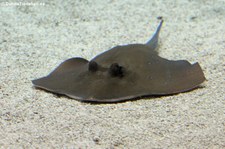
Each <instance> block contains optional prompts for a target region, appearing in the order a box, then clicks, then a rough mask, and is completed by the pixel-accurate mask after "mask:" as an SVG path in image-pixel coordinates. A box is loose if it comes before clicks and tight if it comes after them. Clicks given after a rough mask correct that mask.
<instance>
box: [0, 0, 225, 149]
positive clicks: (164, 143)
mask: <svg viewBox="0 0 225 149" xmlns="http://www.w3.org/2000/svg"><path fill="white" fill-rule="evenodd" d="M1 2H2V1H1ZM224 6H225V1H224V0H216V1H212V0H201V1H200V0H199V1H190V0H182V1H179V2H175V1H174V0H167V1H164V0H159V1H157V2H156V1H155V2H150V1H149V0H142V1H140V0H123V1H122V0H121V1H116V0H105V1H103V0H89V1H82V2H78V0H75V2H74V0H68V1H66V2H63V1H60V0H56V1H55V2H45V6H41V5H37V6H33V7H29V6H17V7H16V6H12V5H10V6H6V4H5V3H1V5H0V20H1V21H0V106H1V108H0V147H3V148H6V147H13V148H16V147H18V146H20V147H25V148H30V147H32V148H34V147H38V148H42V147H45V148H53V147H54V148H62V147H66V148H67V147H75V148H78V147H80V148H82V149H83V148H123V147H125V148H225V29H224V26H225V17H224V16H225V7H224ZM157 16H163V17H164V20H165V23H164V25H163V29H162V31H161V35H160V43H161V47H160V55H161V56H163V57H165V58H168V59H174V60H177V59H186V60H188V61H190V62H192V63H193V62H199V63H200V65H201V66H202V68H203V71H204V73H205V76H206V78H207V81H206V82H205V83H204V84H203V85H202V86H203V88H199V89H196V90H194V91H191V92H187V93H182V94H178V95H174V96H165V97H157V98H149V99H142V100H137V101H128V102H125V103H119V104H101V105H92V104H87V103H81V102H79V101H76V100H71V99H69V98H67V97H64V96H63V97H57V96H55V95H53V94H51V93H47V92H44V91H41V90H36V89H34V88H33V87H32V83H31V80H32V79H35V78H39V77H43V76H45V75H47V74H48V73H49V72H50V71H51V70H52V69H54V68H55V67H56V66H57V65H58V64H59V63H61V62H62V61H63V60H65V59H68V58H71V57H77V56H82V57H85V58H87V59H91V58H92V57H94V56H95V55H96V54H99V53H100V52H103V51H105V50H107V49H109V48H111V47H113V46H115V45H118V44H129V43H144V42H146V41H147V40H148V38H149V37H150V36H151V34H152V33H153V31H154V30H155V28H156V26H157V24H158V22H157V19H156V17H157Z"/></svg>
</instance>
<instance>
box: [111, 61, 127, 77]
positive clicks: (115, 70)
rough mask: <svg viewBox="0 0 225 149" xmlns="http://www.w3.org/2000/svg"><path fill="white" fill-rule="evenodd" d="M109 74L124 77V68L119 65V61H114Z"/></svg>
mask: <svg viewBox="0 0 225 149" xmlns="http://www.w3.org/2000/svg"><path fill="white" fill-rule="evenodd" d="M109 74H110V75H111V76H112V77H120V78H122V77H123V76H124V68H123V67H122V66H119V65H118V64H117V63H113V64H112V65H111V66H110V68H109Z"/></svg>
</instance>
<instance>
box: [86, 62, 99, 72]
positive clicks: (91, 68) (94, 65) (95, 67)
mask: <svg viewBox="0 0 225 149" xmlns="http://www.w3.org/2000/svg"><path fill="white" fill-rule="evenodd" d="M88 70H89V71H91V72H95V71H97V70H98V64H97V63H96V62H95V61H90V62H89V64H88Z"/></svg>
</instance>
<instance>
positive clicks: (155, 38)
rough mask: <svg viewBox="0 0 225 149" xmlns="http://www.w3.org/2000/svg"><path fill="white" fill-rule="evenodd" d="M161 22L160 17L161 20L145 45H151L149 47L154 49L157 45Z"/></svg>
mask: <svg viewBox="0 0 225 149" xmlns="http://www.w3.org/2000/svg"><path fill="white" fill-rule="evenodd" d="M162 24H163V20H162V19H161V21H160V23H159V25H158V27H157V30H156V31H155V33H154V34H153V36H152V38H151V39H150V40H149V41H148V42H147V43H146V45H147V46H149V47H151V49H153V50H155V49H156V48H157V46H158V38H159V32H160V29H161V27H162Z"/></svg>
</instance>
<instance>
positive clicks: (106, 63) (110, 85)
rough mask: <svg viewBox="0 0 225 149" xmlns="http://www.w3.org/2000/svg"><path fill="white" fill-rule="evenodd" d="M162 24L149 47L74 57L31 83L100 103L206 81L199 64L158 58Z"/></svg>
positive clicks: (166, 92)
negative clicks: (93, 56) (90, 57)
mask: <svg viewBox="0 0 225 149" xmlns="http://www.w3.org/2000/svg"><path fill="white" fill-rule="evenodd" d="M162 23H163V21H162V20H161V22H160V24H159V26H158V28H157V30H156V32H155V33H154V35H153V37H152V38H151V40H149V41H148V42H147V43H146V44H130V45H125V46H116V47H114V48H112V49H110V50H108V51H106V52H104V53H102V54H100V55H97V56H96V57H95V58H93V59H92V60H91V61H88V60H86V59H83V58H71V59H68V60H66V61H65V62H63V63H62V64H60V65H59V66H58V67H57V68H56V69H55V70H54V71H53V72H51V73H50V74H49V75H48V76H46V77H43V78H40V79H37V80H33V81H32V82H33V84H34V86H35V87H37V88H41V89H44V90H47V91H50V92H53V93H57V94H63V95H66V96H68V97H71V98H74V99H76V100H80V101H88V102H101V103H106V102H109V103H110V102H120V101H125V100H129V99H139V98H141V97H144V96H151V95H169V94H176V93H180V92H185V91H189V90H192V89H194V88H196V87H198V86H199V85H200V84H201V83H202V82H204V80H205V77H204V74H203V72H202V69H201V67H200V65H199V64H198V63H195V64H190V63H189V62H188V61H186V60H178V61H171V60H167V59H164V58H161V57H159V56H158V53H157V51H156V49H157V45H158V36H159V32H160V29H161V26H162Z"/></svg>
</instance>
